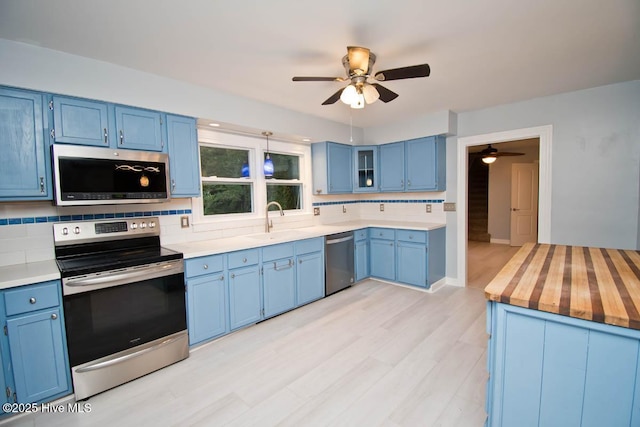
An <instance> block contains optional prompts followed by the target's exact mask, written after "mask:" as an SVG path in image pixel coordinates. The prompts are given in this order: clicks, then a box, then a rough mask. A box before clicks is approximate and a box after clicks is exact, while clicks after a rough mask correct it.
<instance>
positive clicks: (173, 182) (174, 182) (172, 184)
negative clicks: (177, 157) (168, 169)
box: [171, 179, 176, 191]
mask: <svg viewBox="0 0 640 427" xmlns="http://www.w3.org/2000/svg"><path fill="white" fill-rule="evenodd" d="M175 189H176V180H175V179H172V180H171V191H173V190H175Z"/></svg>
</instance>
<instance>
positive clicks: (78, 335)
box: [53, 217, 189, 400]
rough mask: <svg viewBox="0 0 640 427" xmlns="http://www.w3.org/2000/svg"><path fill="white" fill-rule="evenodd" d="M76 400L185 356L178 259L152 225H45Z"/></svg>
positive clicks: (147, 221) (153, 221)
mask: <svg viewBox="0 0 640 427" xmlns="http://www.w3.org/2000/svg"><path fill="white" fill-rule="evenodd" d="M53 231H54V242H55V252H56V261H57V263H58V268H59V269H60V272H61V275H62V294H63V301H64V311H65V318H66V323H65V327H66V333H67V343H68V347H69V361H70V364H71V366H72V368H71V373H72V377H73V386H74V393H75V397H76V399H77V400H81V399H85V398H87V397H89V396H92V395H94V394H97V393H100V392H102V391H104V390H107V389H110V388H112V387H115V386H117V385H120V384H122V383H125V382H127V381H130V380H133V379H135V378H138V377H141V376H143V375H146V374H148V373H150V372H153V371H155V370H158V369H160V368H163V367H165V366H167V365H170V364H172V363H175V362H177V361H179V360H182V359H185V358H186V357H188V355H189V344H188V335H187V320H186V306H185V285H184V273H183V272H184V267H183V259H182V254H181V253H179V252H174V251H171V250H169V249H166V248H163V247H161V246H160V226H159V222H158V218H155V217H145V218H135V219H134V218H131V219H129V218H127V219H111V220H105V221H79V222H63V223H57V224H54V226H53Z"/></svg>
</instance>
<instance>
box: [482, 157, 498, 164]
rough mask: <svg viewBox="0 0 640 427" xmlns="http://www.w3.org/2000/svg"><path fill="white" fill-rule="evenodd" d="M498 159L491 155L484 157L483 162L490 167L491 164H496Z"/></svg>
mask: <svg viewBox="0 0 640 427" xmlns="http://www.w3.org/2000/svg"><path fill="white" fill-rule="evenodd" d="M496 159H497V157H496V156H491V155H489V156H484V157H483V158H482V161H483V162H484V163H486V164H488V165H490V164H491V163H493V162H495V161H496Z"/></svg>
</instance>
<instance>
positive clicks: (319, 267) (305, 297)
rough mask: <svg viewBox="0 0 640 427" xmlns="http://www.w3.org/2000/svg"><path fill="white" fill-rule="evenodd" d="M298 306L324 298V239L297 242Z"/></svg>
mask: <svg viewBox="0 0 640 427" xmlns="http://www.w3.org/2000/svg"><path fill="white" fill-rule="evenodd" d="M295 252H296V306H301V305H304V304H307V303H310V302H312V301H315V300H318V299H320V298H323V297H324V238H322V237H318V238H314V239H305V240H299V241H297V242H295Z"/></svg>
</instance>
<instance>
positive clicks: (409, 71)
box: [292, 46, 431, 108]
mask: <svg viewBox="0 0 640 427" xmlns="http://www.w3.org/2000/svg"><path fill="white" fill-rule="evenodd" d="M375 62H376V56H375V55H374V54H373V53H372V52H371V51H370V50H369V49H367V48H366V47H358V46H348V47H347V54H346V55H345V56H344V57H343V58H342V65H343V66H344V69H345V71H346V72H347V77H346V78H345V77H294V78H293V79H292V80H293V81H294V82H346V81H349V84H348V85H347V86H345V87H343V88H342V89H340V90H339V91H337V92H336V93H334V94H333V95H331V96H330V97H329V98H327V100H326V101H324V102H323V103H322V105H330V104H334V103H335V102H336V101H337V100H338V99H339V100H341V101H342V102H344V103H345V104H348V105H350V106H351V108H364V106H365V103H366V104H371V103H373V102H375V101H376V100H378V99H380V100H381V101H382V102H385V103H386V102H390V101H393V100H394V99H396V98H397V97H398V94H397V93H395V92H393V91H391V90H389V89H387V88H386V87H384V86H382V85H381V84H379V83H369V82H368V81H367V80H369V79H370V78H371V79H373V80H375V81H377V82H383V81H390V80H401V79H413V78H416V77H428V76H429V74H430V73H431V69H430V68H429V65H428V64H420V65H412V66H409V67H401V68H393V69H389V70H384V71H378V72H377V73H375V74H373V71H372V69H373V64H375Z"/></svg>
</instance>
